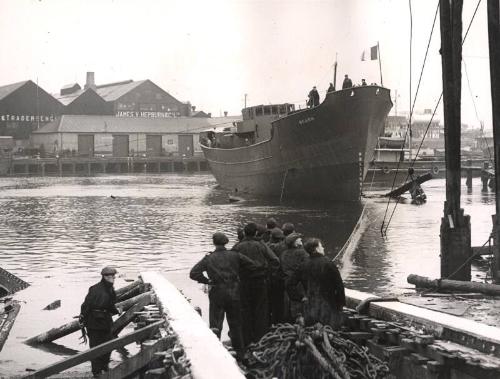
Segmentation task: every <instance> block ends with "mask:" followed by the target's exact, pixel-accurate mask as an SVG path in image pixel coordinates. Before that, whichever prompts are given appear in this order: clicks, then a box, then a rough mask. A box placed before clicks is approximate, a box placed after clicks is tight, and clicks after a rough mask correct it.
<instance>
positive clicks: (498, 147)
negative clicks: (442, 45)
mask: <svg viewBox="0 0 500 379" xmlns="http://www.w3.org/2000/svg"><path fill="white" fill-rule="evenodd" d="M499 12H500V6H499V4H498V0H488V41H489V50H490V78H491V103H492V104H491V109H492V113H493V149H494V152H495V174H496V175H495V192H496V214H497V216H498V215H499V214H500V199H499V198H498V189H499V188H500V161H499V159H500V140H499V139H500V108H499V107H500V87H499V86H500V67H499V65H500V16H499ZM496 220H497V223H496V237H497V238H496V240H497V241H500V238H499V236H500V235H499V234H498V233H499V232H500V228H499V227H498V220H500V218H499V217H497V218H496ZM499 245H500V244H499V243H497V245H496V247H495V250H494V251H495V259H494V267H493V280H494V281H495V282H496V283H499V282H500V248H499Z"/></svg>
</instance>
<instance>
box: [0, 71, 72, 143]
mask: <svg viewBox="0 0 500 379" xmlns="http://www.w3.org/2000/svg"><path fill="white" fill-rule="evenodd" d="M63 112H64V105H63V104H61V103H60V102H59V101H58V100H56V99H54V97H52V96H51V95H50V94H49V93H47V92H46V91H44V90H43V89H42V88H41V87H39V86H38V85H37V84H35V83H34V82H32V81H31V80H26V81H23V82H19V83H13V84H9V85H5V86H1V87H0V135H1V136H12V137H14V140H17V143H18V145H21V146H22V145H23V143H22V141H27V140H29V136H30V134H31V132H32V131H33V130H36V129H38V128H40V127H42V126H43V125H45V124H47V123H49V122H51V121H54V119H55V118H56V117H57V116H59V115H61V114H62V113H63Z"/></svg>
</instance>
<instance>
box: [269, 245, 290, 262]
mask: <svg viewBox="0 0 500 379" xmlns="http://www.w3.org/2000/svg"><path fill="white" fill-rule="evenodd" d="M267 246H269V248H270V249H271V250H272V251H273V253H274V254H275V255H276V256H277V257H278V258H279V259H281V255H282V254H283V252H284V251H285V250H286V249H287V246H286V244H285V241H278V242H269V243H268V245H267Z"/></svg>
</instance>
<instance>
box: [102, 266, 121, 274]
mask: <svg viewBox="0 0 500 379" xmlns="http://www.w3.org/2000/svg"><path fill="white" fill-rule="evenodd" d="M117 272H118V271H116V269H115V268H114V267H111V266H106V267H104V268H103V269H102V270H101V275H116V273H117Z"/></svg>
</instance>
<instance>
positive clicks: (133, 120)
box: [31, 115, 241, 157]
mask: <svg viewBox="0 0 500 379" xmlns="http://www.w3.org/2000/svg"><path fill="white" fill-rule="evenodd" d="M240 119H241V117H239V116H237V117H213V118H208V117H176V118H174V117H170V118H148V117H115V116H77V115H64V116H61V117H59V118H57V119H56V120H55V121H54V122H51V123H50V124H48V125H46V126H44V127H43V128H40V129H39V130H36V131H34V132H33V133H32V136H31V143H32V145H33V146H36V147H39V148H40V149H43V150H45V151H46V152H48V153H52V152H53V153H57V154H59V155H63V156H67V155H75V156H93V155H104V156H116V157H127V156H181V157H192V156H196V155H200V156H201V155H202V151H201V148H200V144H199V135H200V132H202V131H205V130H207V129H211V128H216V127H217V128H220V127H225V126H228V127H230V126H232V125H233V122H235V121H238V120H240Z"/></svg>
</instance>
